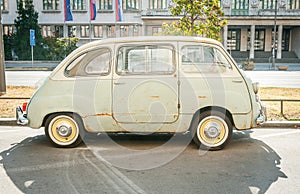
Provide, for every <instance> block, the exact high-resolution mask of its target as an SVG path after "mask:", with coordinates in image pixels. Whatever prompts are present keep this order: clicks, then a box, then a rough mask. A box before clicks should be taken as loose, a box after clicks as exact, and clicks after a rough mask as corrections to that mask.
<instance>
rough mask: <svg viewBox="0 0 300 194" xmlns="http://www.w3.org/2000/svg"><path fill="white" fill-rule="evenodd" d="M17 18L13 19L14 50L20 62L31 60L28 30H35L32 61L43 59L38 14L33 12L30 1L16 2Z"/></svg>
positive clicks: (42, 42) (42, 44)
mask: <svg viewBox="0 0 300 194" xmlns="http://www.w3.org/2000/svg"><path fill="white" fill-rule="evenodd" d="M18 2H19V4H18V16H17V18H16V19H15V26H16V34H15V38H14V41H13V42H14V45H13V47H14V50H15V52H16V54H17V56H18V57H19V59H21V60H30V59H31V48H30V44H29V39H30V37H29V34H30V33H29V30H30V29H33V30H35V40H36V46H35V47H34V50H35V51H36V52H34V59H38V60H41V59H43V58H44V55H45V52H44V49H43V47H44V41H43V38H42V34H41V28H40V27H39V25H38V12H36V11H35V10H34V5H33V3H32V0H25V1H24V5H25V6H23V1H18Z"/></svg>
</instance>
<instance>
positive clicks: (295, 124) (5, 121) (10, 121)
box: [0, 118, 300, 129]
mask: <svg viewBox="0 0 300 194" xmlns="http://www.w3.org/2000/svg"><path fill="white" fill-rule="evenodd" d="M0 126H20V127H21V125H17V120H16V119H15V118H0ZM257 128H299V129H300V121H267V122H266V123H264V124H262V125H259V126H258V127H257Z"/></svg>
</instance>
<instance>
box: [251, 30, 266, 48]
mask: <svg viewBox="0 0 300 194" xmlns="http://www.w3.org/2000/svg"><path fill="white" fill-rule="evenodd" d="M250 48H251V31H250V30H248V48H247V49H248V50H250ZM264 48H265V30H264V29H257V30H255V39H254V50H255V51H263V50H264Z"/></svg>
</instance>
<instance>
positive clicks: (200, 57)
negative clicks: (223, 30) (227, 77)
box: [181, 45, 232, 73]
mask: <svg viewBox="0 0 300 194" xmlns="http://www.w3.org/2000/svg"><path fill="white" fill-rule="evenodd" d="M181 63H182V69H183V71H185V72H191V73H193V72H210V73H224V72H227V71H228V70H230V69H232V67H231V65H230V63H229V62H228V60H227V59H226V58H225V56H224V55H223V54H222V53H221V51H220V50H218V49H217V48H214V47H210V46H203V45H188V46H184V47H182V49H181Z"/></svg>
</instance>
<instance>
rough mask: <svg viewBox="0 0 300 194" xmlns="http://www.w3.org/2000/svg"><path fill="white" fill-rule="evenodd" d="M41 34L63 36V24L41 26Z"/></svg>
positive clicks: (44, 35)
mask: <svg viewBox="0 0 300 194" xmlns="http://www.w3.org/2000/svg"><path fill="white" fill-rule="evenodd" d="M42 35H43V37H56V38H62V37H64V31H63V26H54V25H49V26H42Z"/></svg>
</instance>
